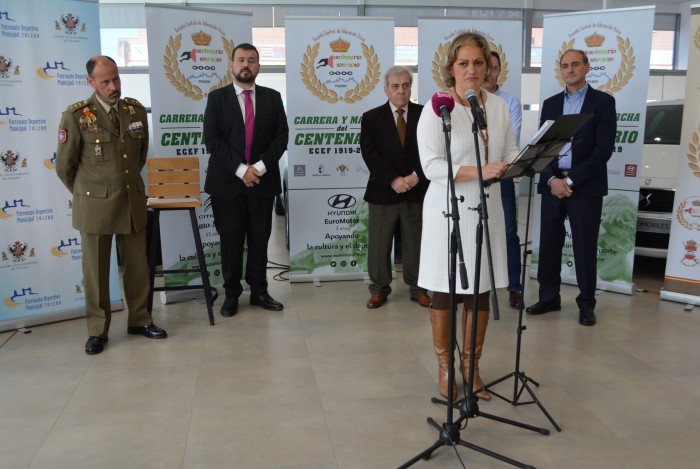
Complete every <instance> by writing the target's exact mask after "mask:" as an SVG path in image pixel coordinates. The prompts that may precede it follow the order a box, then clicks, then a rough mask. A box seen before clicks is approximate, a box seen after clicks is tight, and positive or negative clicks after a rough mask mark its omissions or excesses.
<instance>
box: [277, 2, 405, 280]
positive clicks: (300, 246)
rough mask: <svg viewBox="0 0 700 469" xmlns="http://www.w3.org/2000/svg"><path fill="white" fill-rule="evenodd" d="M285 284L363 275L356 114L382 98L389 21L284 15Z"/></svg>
mask: <svg viewBox="0 0 700 469" xmlns="http://www.w3.org/2000/svg"><path fill="white" fill-rule="evenodd" d="M285 41H286V48H287V53H286V56H287V118H288V119H289V147H288V159H289V171H288V173H289V176H288V197H289V199H288V210H289V254H290V275H289V279H290V281H291V282H309V281H320V280H349V279H363V278H367V273H366V272H367V216H368V208H367V204H366V203H365V202H364V200H363V199H362V197H363V195H364V192H365V187H366V185H367V177H368V175H369V171H368V170H367V167H366V166H365V163H364V161H363V160H362V155H361V153H360V124H361V119H362V114H363V113H364V112H365V111H368V110H369V109H372V108H374V107H377V106H379V105H380V104H383V103H384V102H386V100H387V97H386V95H385V94H384V81H383V79H384V73H385V72H386V70H387V69H389V68H390V67H392V66H393V65H394V19H393V18H367V17H361V18H360V17H345V16H344V17H342V18H338V17H287V18H286V19H285Z"/></svg>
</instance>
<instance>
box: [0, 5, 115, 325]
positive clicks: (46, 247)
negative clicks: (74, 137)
mask: <svg viewBox="0 0 700 469" xmlns="http://www.w3.org/2000/svg"><path fill="white" fill-rule="evenodd" d="M0 37H1V38H2V40H1V41H0V181H1V182H0V251H1V254H0V256H1V257H0V296H2V305H0V330H8V329H14V328H16V327H22V326H30V325H36V324H42V323H47V322H51V321H57V320H61V319H68V318H73V317H80V316H84V315H85V294H84V291H83V271H82V248H81V244H80V233H79V232H77V231H75V230H74V229H73V228H72V220H71V216H72V210H71V207H72V196H71V194H70V192H68V190H67V189H66V188H65V186H64V185H63V184H62V183H61V181H60V180H59V179H58V177H57V176H56V171H55V162H56V145H57V144H58V139H57V131H58V124H59V122H60V118H61V113H62V112H63V111H64V110H65V109H66V108H67V107H68V106H69V105H71V104H73V103H75V102H77V101H80V100H84V99H87V98H88V97H89V96H90V95H91V94H92V88H90V86H89V85H88V83H87V75H86V71H85V63H86V62H87V61H88V59H89V58H90V57H92V56H94V55H99V54H100V20H99V11H98V4H97V2H96V1H69V0H37V1H31V2H28V1H26V0H3V1H2V3H0ZM110 293H111V298H110V299H111V301H112V303H113V304H112V307H113V309H118V308H121V306H122V303H121V300H120V298H121V291H120V288H119V274H118V270H117V262H116V256H115V253H114V252H113V253H112V271H111V275H110Z"/></svg>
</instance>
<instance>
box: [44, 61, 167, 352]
mask: <svg viewBox="0 0 700 469" xmlns="http://www.w3.org/2000/svg"><path fill="white" fill-rule="evenodd" d="M86 69H87V75H88V77H87V81H88V83H89V84H90V86H91V87H92V88H93V89H94V90H95V92H94V93H93V95H92V96H91V97H90V98H89V99H87V100H85V101H79V102H77V103H75V104H73V105H71V106H69V107H68V109H66V111H64V112H63V115H62V117H61V123H60V124H59V130H58V149H57V151H56V174H57V175H58V177H59V178H60V179H61V182H63V184H64V185H65V186H66V187H67V188H68V190H69V191H70V192H71V193H72V194H73V228H75V229H76V230H78V231H80V237H81V245H82V249H83V281H84V283H85V314H86V316H87V325H88V334H89V337H88V340H87V342H86V343H85V353H87V354H89V355H93V354H97V353H100V352H102V351H103V350H104V344H105V343H107V340H108V335H107V334H108V332H109V325H110V320H111V308H110V305H111V301H110V295H109V270H110V254H111V251H112V238H113V237H116V241H117V247H118V248H119V254H120V257H121V265H122V266H123V268H124V276H123V278H124V296H125V300H126V304H127V307H128V309H129V317H128V324H127V332H128V333H129V334H138V335H143V336H146V337H148V338H150V339H163V338H165V337H167V333H166V332H165V331H164V330H163V329H161V328H159V327H157V326H155V325H154V324H153V321H152V320H151V315H150V314H149V313H148V311H147V310H146V304H147V302H148V291H149V289H148V287H149V278H148V262H147V258H146V191H145V187H144V183H143V180H142V179H141V175H140V172H141V169H142V168H143V166H144V165H145V164H146V154H147V152H148V121H147V120H146V109H145V108H144V107H143V105H142V104H141V103H139V102H138V101H137V100H135V99H132V98H124V99H120V97H121V81H120V78H119V70H118V68H117V64H116V63H115V62H114V60H113V59H111V58H110V57H106V56H97V57H93V58H91V59H90V60H88V62H87V65H86Z"/></svg>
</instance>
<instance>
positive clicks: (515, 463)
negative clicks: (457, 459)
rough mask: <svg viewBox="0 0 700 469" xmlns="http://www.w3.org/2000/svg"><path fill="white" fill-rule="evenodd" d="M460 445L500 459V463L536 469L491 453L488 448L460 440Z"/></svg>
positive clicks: (525, 468)
mask: <svg viewBox="0 0 700 469" xmlns="http://www.w3.org/2000/svg"><path fill="white" fill-rule="evenodd" d="M459 444H460V445H462V446H465V447H467V448H469V449H473V450H474V451H478V452H479V453H483V454H485V455H487V456H490V457H492V458H494V459H498V460H499V461H503V462H507V463H508V464H511V465H513V466H517V467H521V468H523V469H535V466H529V465H527V464H523V463H521V462H520V461H516V460H515V459H510V458H509V457H506V456H503V455H502V454H498V453H494V452H493V451H490V450H488V449H486V448H482V447H481V446H477V445H474V444H472V443H468V442H466V441H464V440H460V441H459Z"/></svg>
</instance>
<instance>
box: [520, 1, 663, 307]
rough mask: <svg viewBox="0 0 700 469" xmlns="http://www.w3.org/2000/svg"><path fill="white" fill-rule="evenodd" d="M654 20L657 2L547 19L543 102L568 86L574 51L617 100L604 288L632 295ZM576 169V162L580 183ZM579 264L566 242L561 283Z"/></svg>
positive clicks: (602, 256)
mask: <svg viewBox="0 0 700 469" xmlns="http://www.w3.org/2000/svg"><path fill="white" fill-rule="evenodd" d="M653 24H654V8H653V7H641V8H624V9H611V10H598V11H585V12H575V13H562V14H554V15H546V16H545V17H544V40H543V48H542V74H541V78H540V102H543V101H544V100H545V99H547V98H548V97H550V96H553V95H555V94H557V93H561V92H563V89H564V87H565V85H566V84H565V82H564V80H563V78H562V74H561V72H560V70H559V62H560V60H561V57H562V55H563V54H564V52H566V51H567V50H569V49H578V50H582V51H583V52H584V53H585V54H586V56H587V57H588V61H589V64H590V71H589V73H588V75H587V76H586V82H587V83H588V85H589V86H590V87H592V88H595V89H597V90H600V91H603V92H605V93H608V94H610V95H612V96H613V97H614V98H615V103H616V112H617V134H616V140H615V146H614V149H613V153H612V156H611V157H610V159H609V160H608V163H607V174H608V195H607V197H606V198H605V200H604V202H603V215H602V220H601V229H600V233H599V235H598V287H599V288H602V289H605V290H610V291H616V292H619V293H627V294H632V293H634V288H633V287H634V285H633V283H632V270H633V264H634V247H635V243H634V241H635V233H636V220H637V203H638V200H639V183H640V174H641V163H642V152H643V144H644V123H645V119H646V96H647V89H648V82H649V58H650V55H651V35H652V30H653ZM574 145H575V140H574ZM575 172H576V171H575V168H574V170H573V172H572V174H573V176H572V179H573V180H574V184H576V178H575ZM574 191H576V186H575V185H574ZM537 202H538V203H536V204H535V207H536V209H535V218H534V221H533V225H534V226H533V228H534V239H533V244H534V246H535V248H534V249H533V258H532V262H531V270H530V275H531V276H535V275H536V272H537V264H538V259H539V235H540V232H539V224H540V212H539V207H540V205H539V196H537ZM566 229H567V240H570V239H571V230H570V227H569V225H568V222H567V224H566ZM575 269H576V266H575V263H574V256H573V248H572V246H571V242H569V241H567V242H566V243H565V246H564V252H563V255H562V281H563V282H565V283H570V284H574V285H575V284H576V272H575Z"/></svg>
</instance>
